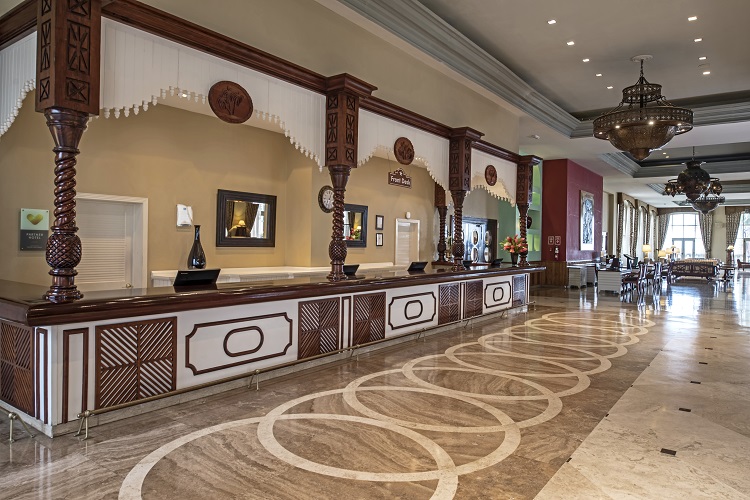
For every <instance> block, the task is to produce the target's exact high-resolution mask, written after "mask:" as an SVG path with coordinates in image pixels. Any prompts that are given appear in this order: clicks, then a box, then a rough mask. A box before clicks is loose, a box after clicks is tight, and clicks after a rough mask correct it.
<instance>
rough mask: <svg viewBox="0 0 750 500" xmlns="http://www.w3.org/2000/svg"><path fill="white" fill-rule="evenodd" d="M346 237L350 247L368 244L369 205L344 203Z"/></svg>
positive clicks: (347, 244)
mask: <svg viewBox="0 0 750 500" xmlns="http://www.w3.org/2000/svg"><path fill="white" fill-rule="evenodd" d="M344 239H345V240H346V246H348V247H366V246H367V206H365V205H351V204H349V203H345V204H344Z"/></svg>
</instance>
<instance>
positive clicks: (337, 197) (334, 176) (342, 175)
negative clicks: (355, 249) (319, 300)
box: [328, 165, 351, 281]
mask: <svg viewBox="0 0 750 500" xmlns="http://www.w3.org/2000/svg"><path fill="white" fill-rule="evenodd" d="M328 169H329V172H330V174H331V183H332V184H333V231H332V233H331V243H329V244H328V256H329V257H330V258H331V272H330V273H329V274H328V280H329V281H341V280H345V279H347V278H346V274H344V262H345V261H346V253H347V252H346V241H345V240H344V192H345V191H346V183H347V181H348V180H349V173H350V172H351V167H347V166H344V165H337V166H332V167H329V168H328Z"/></svg>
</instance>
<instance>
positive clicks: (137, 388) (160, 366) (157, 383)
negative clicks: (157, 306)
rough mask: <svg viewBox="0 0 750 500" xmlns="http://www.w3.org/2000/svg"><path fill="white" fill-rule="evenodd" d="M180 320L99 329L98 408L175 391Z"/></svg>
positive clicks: (123, 324)
mask: <svg viewBox="0 0 750 500" xmlns="http://www.w3.org/2000/svg"><path fill="white" fill-rule="evenodd" d="M176 355H177V318H174V317H173V318H163V319H155V320H148V321H134V322H131V323H120V324H116V325H104V326H97V327H96V402H95V405H96V408H107V407H110V406H114V405H118V404H121V403H127V402H129V401H136V400H139V399H144V398H147V397H150V396H156V395H158V394H164V393H166V392H170V391H173V390H175V385H176V375H177V365H176Z"/></svg>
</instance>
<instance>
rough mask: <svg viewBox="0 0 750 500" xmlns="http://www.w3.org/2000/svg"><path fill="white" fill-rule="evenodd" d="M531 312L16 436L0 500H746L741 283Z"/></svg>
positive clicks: (537, 293) (743, 277) (546, 298)
mask: <svg viewBox="0 0 750 500" xmlns="http://www.w3.org/2000/svg"><path fill="white" fill-rule="evenodd" d="M532 300H534V301H535V307H530V308H529V311H528V312H524V311H515V312H512V313H510V314H509V315H508V316H507V317H505V318H497V319H493V320H491V321H485V322H476V323H473V324H471V323H470V324H466V325H463V326H462V328H457V329H455V330H453V331H450V332H444V333H440V334H436V335H432V336H428V337H427V338H426V340H425V341H424V342H423V341H422V340H419V341H410V342H407V343H403V344H400V345H398V346H396V347H390V348H387V349H382V350H379V351H375V352H372V353H369V354H366V355H362V356H360V357H359V359H358V360H357V359H356V358H352V359H351V360H350V361H347V362H336V363H334V364H329V365H326V366H323V367H319V368H316V369H313V370H309V371H306V372H300V373H298V374H294V375H292V376H288V377H284V378H279V379H275V380H272V381H268V382H265V383H262V384H261V387H260V391H257V392H256V391H255V390H247V389H243V390H235V391H232V392H228V393H223V394H221V395H217V396H212V397H209V398H205V399H201V400H197V401H193V402H190V403H185V404H182V405H178V406H172V407H169V408H165V409H162V410H158V411H156V412H152V413H150V414H147V415H141V416H138V417H133V418H129V419H126V420H121V421H118V422H114V423H110V424H106V425H102V426H99V427H95V428H93V429H92V431H91V438H90V439H89V440H88V441H79V440H78V439H77V438H74V437H73V436H71V435H67V436H61V437H58V438H55V439H54V440H50V439H47V438H45V437H36V438H34V439H30V438H28V437H27V436H25V435H24V434H23V433H17V437H18V438H19V440H18V441H16V442H15V443H13V444H12V445H10V444H7V442H5V441H3V442H2V443H1V444H0V498H3V499H5V498H9V499H10V498H12V499H27V498H50V499H58V498H86V499H90V498H120V499H137V498H143V499H145V500H151V499H178V498H179V499H187V498H201V499H224V498H258V499H266V498H268V499H270V498H285V499H287V498H288V499H302V498H305V499H306V498H315V499H318V498H338V499H355V498H356V499H359V498H362V499H365V498H409V499H420V498H424V499H427V498H440V499H442V498H492V499H505V498H508V499H511V498H513V499H520V498H535V497H536V498H541V499H560V498H563V499H567V498H580V499H595V498H604V499H606V498H659V499H661V498H690V499H692V498H712V499H713V498H750V473H748V471H750V420H749V419H748V415H750V370H748V366H750V273H743V274H739V275H738V277H737V280H736V281H735V282H734V283H732V284H731V285H730V286H724V285H721V284H707V283H705V281H697V280H696V281H689V280H682V281H680V282H678V283H675V284H672V285H670V286H669V287H666V286H665V287H664V289H663V290H662V291H661V292H656V293H655V292H652V291H649V292H647V293H646V294H644V295H643V296H638V295H637V294H628V295H624V296H622V297H620V296H618V295H614V294H609V293H597V292H596V291H595V289H594V288H593V287H589V288H584V289H582V290H578V289H571V290H568V289H562V288H541V289H537V290H534V291H533V292H532ZM7 430H8V423H7V419H5V418H4V417H3V418H2V419H0V436H2V437H3V439H5V437H6V436H7Z"/></svg>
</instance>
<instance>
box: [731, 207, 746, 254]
mask: <svg viewBox="0 0 750 500" xmlns="http://www.w3.org/2000/svg"><path fill="white" fill-rule="evenodd" d="M734 258H735V259H740V260H741V261H742V262H747V259H749V258H750V212H744V213H743V214H742V218H741V219H740V228H739V230H738V231H737V240H736V241H735V242H734Z"/></svg>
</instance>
